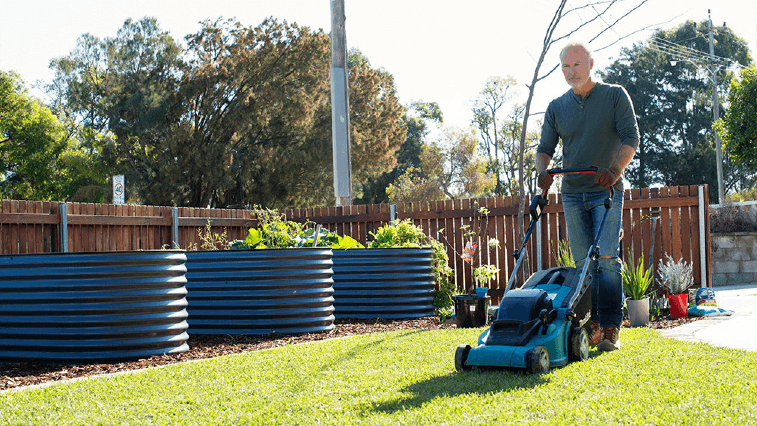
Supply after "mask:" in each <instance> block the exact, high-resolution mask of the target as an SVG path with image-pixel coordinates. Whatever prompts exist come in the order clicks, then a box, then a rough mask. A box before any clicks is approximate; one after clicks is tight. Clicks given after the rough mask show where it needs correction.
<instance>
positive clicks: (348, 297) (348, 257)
mask: <svg viewBox="0 0 757 426" xmlns="http://www.w3.org/2000/svg"><path fill="white" fill-rule="evenodd" d="M432 256H433V253H432V251H431V249H426V248H421V249H348V250H334V309H335V312H334V315H335V316H336V317H337V318H386V319H407V318H420V317H426V316H432V315H434V290H435V287H434V275H433V267H432V265H433V263H432V260H433V257H432Z"/></svg>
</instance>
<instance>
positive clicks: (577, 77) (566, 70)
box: [562, 47, 594, 89]
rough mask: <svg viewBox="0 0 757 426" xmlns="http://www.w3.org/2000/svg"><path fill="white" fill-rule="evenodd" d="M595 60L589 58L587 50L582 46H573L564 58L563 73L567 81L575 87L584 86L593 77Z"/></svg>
mask: <svg viewBox="0 0 757 426" xmlns="http://www.w3.org/2000/svg"><path fill="white" fill-rule="evenodd" d="M593 67H594V60H593V59H589V58H588V55H587V54H586V51H584V49H582V48H580V47H571V48H569V49H568V50H567V51H566V52H565V56H563V59H562V73H563V75H564V76H565V81H567V82H568V84H570V86H571V87H572V88H574V89H579V88H581V87H583V86H584V85H585V84H586V83H587V82H588V81H589V77H591V69H592V68H593Z"/></svg>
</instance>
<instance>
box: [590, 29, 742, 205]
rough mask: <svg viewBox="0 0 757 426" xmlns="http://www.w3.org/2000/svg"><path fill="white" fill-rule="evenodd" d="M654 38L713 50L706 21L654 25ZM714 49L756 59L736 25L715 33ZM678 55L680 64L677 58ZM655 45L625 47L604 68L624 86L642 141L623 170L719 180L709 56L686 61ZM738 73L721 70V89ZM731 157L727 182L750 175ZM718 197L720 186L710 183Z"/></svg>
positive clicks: (637, 183) (661, 180)
mask: <svg viewBox="0 0 757 426" xmlns="http://www.w3.org/2000/svg"><path fill="white" fill-rule="evenodd" d="M651 38H653V39H656V40H660V43H675V44H679V45H682V46H685V47H686V48H688V49H694V50H697V51H699V52H703V55H706V52H708V51H709V42H708V39H707V22H706V21H705V22H702V23H700V24H697V23H695V22H691V21H688V22H685V23H683V24H681V25H680V26H679V27H678V28H675V29H672V30H660V31H656V32H655V34H653V35H652V37H651ZM715 55H717V56H719V57H724V58H729V59H731V60H734V61H736V62H738V63H740V64H742V65H748V64H750V63H751V57H750V55H749V49H748V46H747V43H746V41H744V40H743V39H741V38H739V37H737V36H736V35H735V34H733V33H732V32H731V30H730V29H722V30H718V31H717V32H716V33H715ZM674 59H679V61H678V62H677V63H676V64H675V65H671V60H674ZM680 59H681V58H674V57H671V56H670V55H668V54H665V53H661V52H659V51H657V50H654V49H650V48H649V46H648V44H647V43H637V44H635V45H634V46H633V47H632V48H623V49H621V53H620V56H619V58H618V59H617V60H616V61H615V62H613V63H612V64H610V66H609V67H607V68H606V69H604V70H602V71H600V72H599V74H600V76H601V77H602V79H603V80H604V81H605V82H607V83H614V84H620V85H622V86H624V87H625V88H626V90H627V91H628V93H629V95H630V96H631V99H632V101H633V104H634V109H635V112H636V116H637V119H638V122H639V131H640V136H641V139H640V144H639V148H638V149H637V152H636V157H635V160H634V161H633V162H632V163H631V165H630V166H629V168H628V169H627V171H626V173H625V175H626V178H627V179H628V180H629V181H630V183H631V185H632V186H633V187H635V188H648V187H651V186H653V185H655V184H659V185H665V186H677V185H695V184H696V185H699V184H702V183H707V184H709V185H710V187H711V188H717V173H716V165H715V134H714V132H713V131H712V130H711V128H712V101H711V99H712V84H711V82H710V78H709V75H710V73H709V70H708V69H705V68H704V67H705V66H706V65H707V64H706V63H701V64H697V63H692V62H689V61H680ZM732 78H733V75H732V73H731V72H730V71H729V69H727V68H720V69H719V70H718V75H717V80H718V84H719V87H718V88H717V89H718V90H719V92H721V93H725V92H726V91H727V88H728V85H729V83H730V81H731V80H732ZM728 167H730V166H729V165H726V169H725V171H724V176H726V177H727V178H728V180H727V181H726V182H725V183H726V188H728V187H733V186H735V185H737V182H738V181H739V179H741V178H743V177H744V175H743V174H741V173H732V172H731V170H729V168H728ZM710 195H711V200H717V191H710Z"/></svg>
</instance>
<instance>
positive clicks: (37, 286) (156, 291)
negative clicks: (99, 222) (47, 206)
mask: <svg viewBox="0 0 757 426" xmlns="http://www.w3.org/2000/svg"><path fill="white" fill-rule="evenodd" d="M185 261H186V256H185V255H184V252H183V251H173V250H161V251H130V252H104V253H46V254H20V255H7V256H0V359H2V360H42V361H50V362H76V361H106V360H121V359H133V358H144V357H148V356H152V355H161V354H164V353H178V352H184V351H186V350H187V349H188V346H187V339H188V337H189V336H188V335H187V333H186V331H187V326H188V325H187V321H186V319H187V311H186V307H187V301H186V299H185V296H186V294H187V290H186V287H185V284H186V277H185V276H184V274H185V272H186V269H185V267H184V262H185Z"/></svg>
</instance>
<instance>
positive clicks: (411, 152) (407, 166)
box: [355, 101, 444, 204]
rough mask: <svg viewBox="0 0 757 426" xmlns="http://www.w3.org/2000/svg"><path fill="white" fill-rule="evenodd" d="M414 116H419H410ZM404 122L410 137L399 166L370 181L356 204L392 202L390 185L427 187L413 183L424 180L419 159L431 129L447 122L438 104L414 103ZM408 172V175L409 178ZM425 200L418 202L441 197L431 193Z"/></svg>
mask: <svg viewBox="0 0 757 426" xmlns="http://www.w3.org/2000/svg"><path fill="white" fill-rule="evenodd" d="M413 112H414V113H415V114H417V115H418V116H414V115H411V113H413ZM402 122H403V124H404V127H405V128H406V129H407V137H406V139H405V141H404V142H402V145H400V148H399V150H397V151H396V153H395V157H396V159H397V165H396V166H395V167H394V168H393V169H392V170H391V171H389V172H384V173H382V174H381V176H379V177H377V178H368V180H367V181H366V182H365V183H364V184H363V185H362V188H361V193H362V196H360V197H357V198H356V199H355V202H356V204H380V203H387V202H389V194H388V193H387V189H388V188H389V185H391V184H394V185H395V187H396V188H407V187H408V186H413V185H419V186H422V185H424V184H425V183H420V182H415V183H413V182H414V181H415V180H417V179H423V177H422V174H421V175H419V173H420V170H419V168H420V166H421V160H420V156H421V152H422V150H423V147H424V145H425V144H426V138H427V137H428V134H429V130H428V126H429V125H430V124H433V123H436V124H442V123H443V122H444V118H443V114H442V111H441V109H440V108H439V105H438V104H437V103H436V102H423V101H417V102H413V103H412V104H411V105H410V107H409V108H408V110H407V111H406V112H405V114H404V115H403V116H402ZM411 169H412V170H411ZM406 172H408V173H407V174H406ZM403 175H404V176H403ZM401 176H403V179H402V181H399V178H400V177H401ZM400 190H402V189H400ZM419 196H420V195H419ZM422 197H423V198H417V199H438V197H441V195H436V193H433V194H432V193H428V194H427V195H424V196H422Z"/></svg>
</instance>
